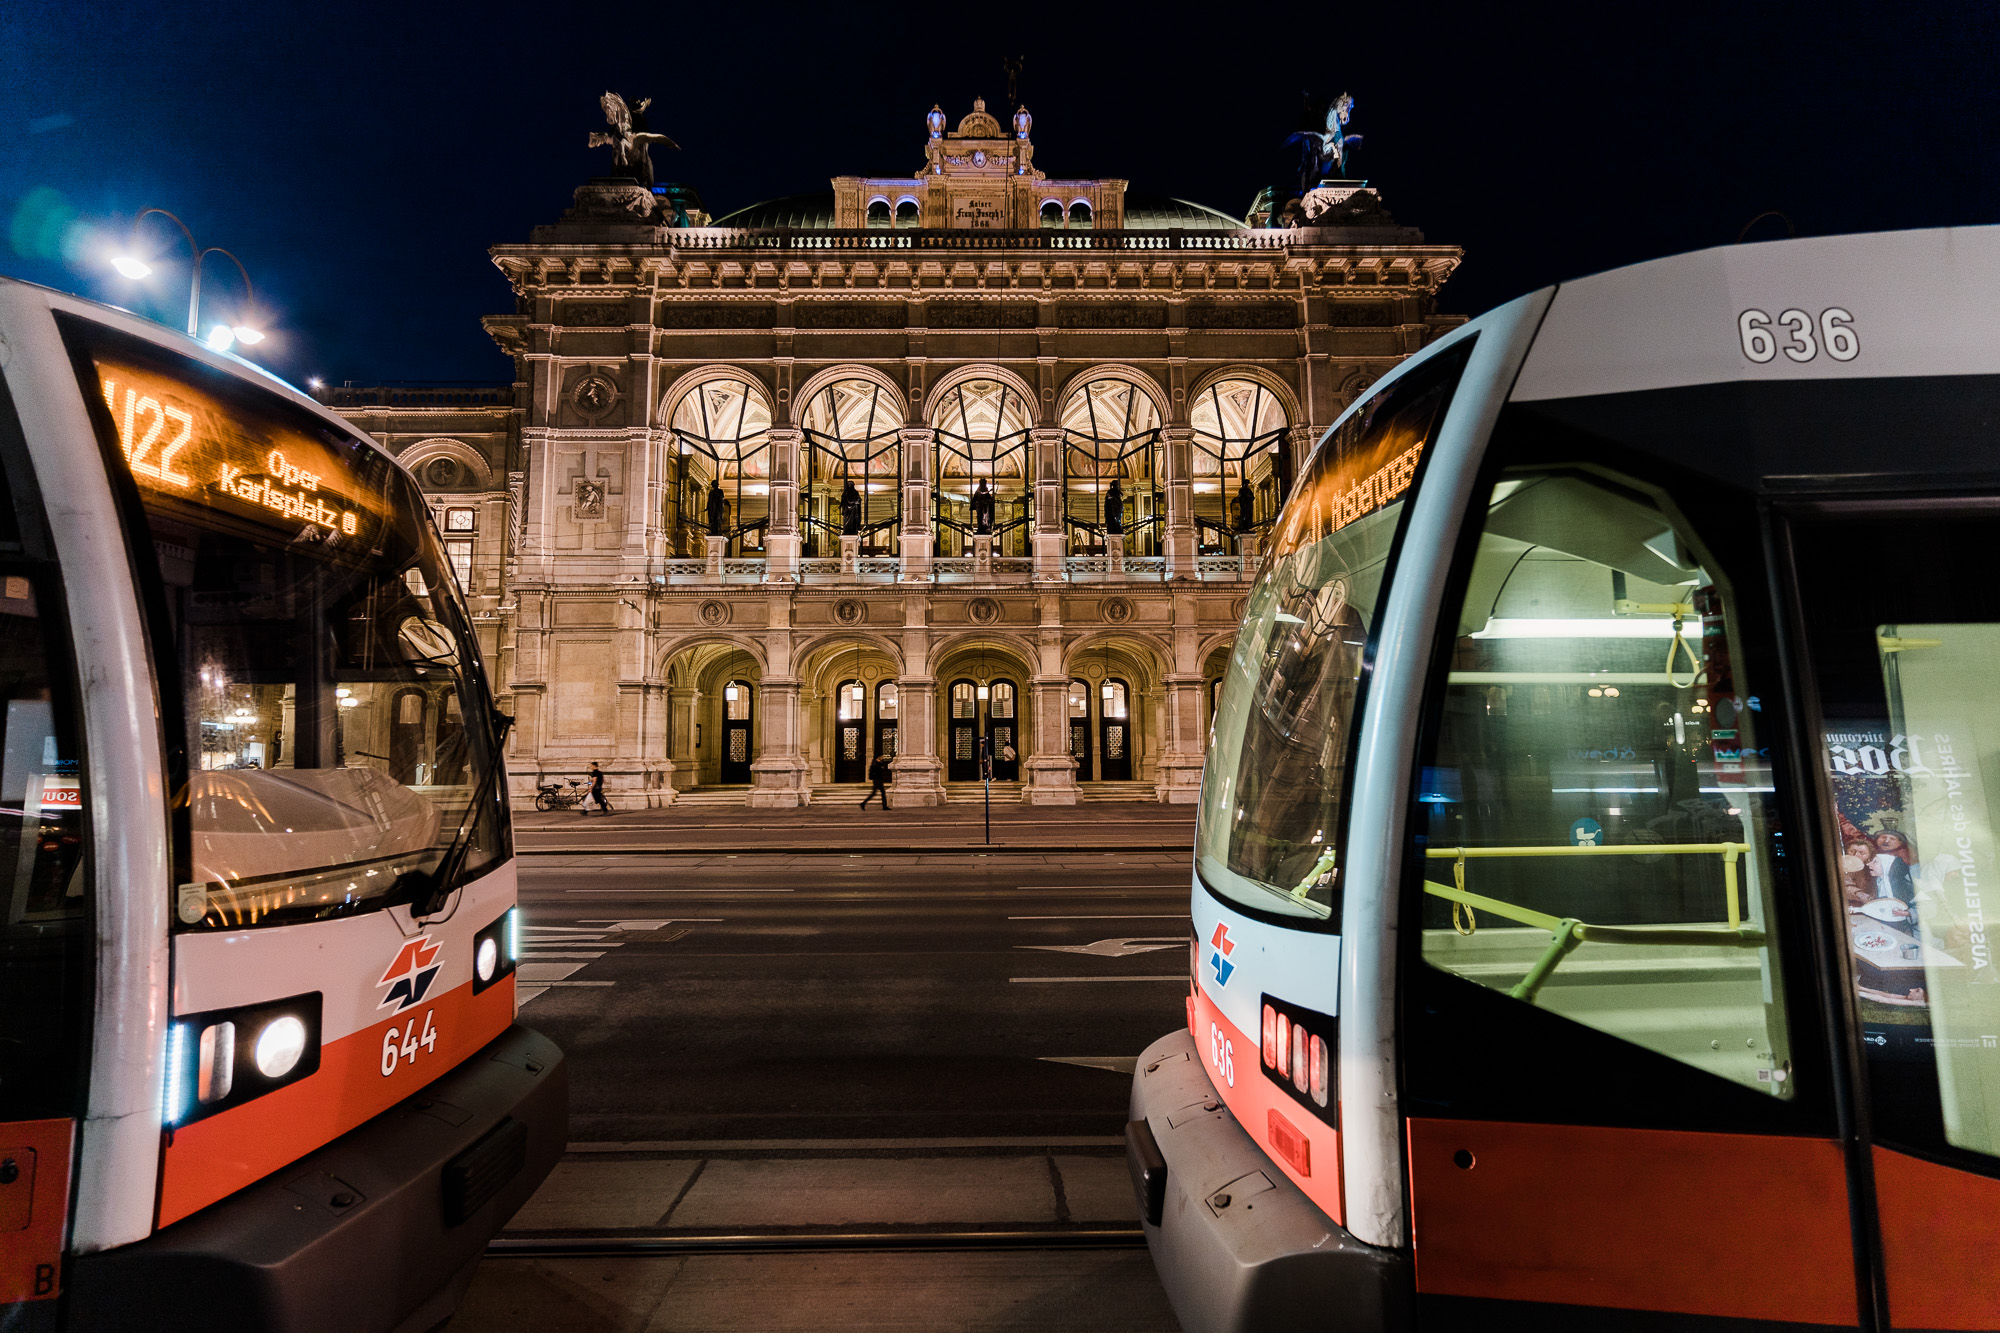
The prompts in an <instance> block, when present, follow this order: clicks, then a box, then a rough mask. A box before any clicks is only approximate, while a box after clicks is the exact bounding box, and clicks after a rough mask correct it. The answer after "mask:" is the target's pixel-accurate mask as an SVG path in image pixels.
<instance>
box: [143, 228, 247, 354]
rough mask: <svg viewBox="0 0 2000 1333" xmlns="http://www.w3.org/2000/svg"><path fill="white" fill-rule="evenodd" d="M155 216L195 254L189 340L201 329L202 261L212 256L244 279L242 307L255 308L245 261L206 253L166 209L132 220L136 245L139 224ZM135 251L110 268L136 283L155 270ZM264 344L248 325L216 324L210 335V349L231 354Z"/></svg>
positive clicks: (214, 249) (215, 248)
mask: <svg viewBox="0 0 2000 1333" xmlns="http://www.w3.org/2000/svg"><path fill="white" fill-rule="evenodd" d="M154 213H158V214H159V215H160V216H161V217H163V218H166V219H167V220H168V221H170V222H172V223H173V224H174V225H175V226H176V227H179V228H180V229H181V235H183V236H185V237H187V243H188V249H189V250H190V251H192V252H193V254H194V276H193V278H192V279H191V280H190V281H189V283H188V322H187V331H188V335H189V336H190V337H193V336H195V334H196V332H197V331H198V329H199V328H200V323H201V321H200V316H201V261H202V260H204V259H206V258H208V257H209V256H210V255H221V256H223V257H224V258H225V259H227V260H228V261H229V262H230V263H232V264H234V265H236V271H237V272H238V273H240V274H242V275H243V296H244V302H243V303H244V305H245V306H246V307H247V306H250V305H253V304H255V302H256V300H257V293H256V289H255V288H254V287H252V286H251V285H250V271H249V270H248V269H246V268H244V267H243V261H242V260H240V259H238V258H237V257H236V256H235V255H233V254H230V253H229V251H227V250H225V249H223V248H222V247H221V246H219V245H211V246H209V247H208V248H207V249H205V250H204V249H203V248H202V247H201V246H200V244H198V243H197V242H196V241H195V239H194V233H193V232H192V231H189V230H188V225H187V223H185V222H182V221H181V220H180V219H179V218H177V217H175V216H174V215H173V214H172V213H169V212H168V211H167V210H166V209H164V208H149V209H146V210H145V211H144V212H142V213H140V214H139V216H138V217H136V218H134V219H133V220H132V239H133V240H134V241H137V240H138V239H139V224H140V223H142V222H144V221H145V220H146V218H147V217H148V216H149V215H151V214H154ZM135 248H136V246H133V247H128V253H126V254H122V255H116V256H114V257H113V258H112V260H111V266H112V267H113V268H115V269H117V270H118V271H119V272H120V273H122V274H124V275H125V276H126V277H128V278H130V279H132V280H133V281H135V282H136V281H138V280H139V279H141V278H145V277H149V276H151V274H152V272H153V266H152V265H151V264H148V263H147V262H146V261H145V260H143V259H141V258H139V257H138V256H137V255H136V254H132V253H129V250H130V249H135ZM262 341H264V334H263V333H262V331H261V330H259V329H257V328H255V327H253V326H252V325H249V324H217V325H216V326H215V327H214V328H213V329H210V330H209V333H208V345H209V346H210V347H213V348H215V349H216V350H217V351H222V352H226V351H228V350H229V348H230V347H231V346H232V345H233V344H235V343H242V344H244V345H245V346H246V347H247V346H254V345H255V344H257V343H260V342H262Z"/></svg>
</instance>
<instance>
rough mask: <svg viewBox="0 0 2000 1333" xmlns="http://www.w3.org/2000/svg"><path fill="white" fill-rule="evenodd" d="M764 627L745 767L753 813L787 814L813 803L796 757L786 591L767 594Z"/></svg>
mask: <svg viewBox="0 0 2000 1333" xmlns="http://www.w3.org/2000/svg"><path fill="white" fill-rule="evenodd" d="M766 605H767V612H766V614H767V620H766V624H767V625H768V626H769V628H768V629H766V630H765V632H764V635H763V640H764V673H763V675H764V678H763V679H762V680H761V681H759V682H758V684H759V687H760V688H759V690H758V695H757V698H758V707H757V757H756V758H755V759H753V760H752V761H751V762H750V794H749V800H748V803H749V805H750V806H751V808H753V809H760V810H787V809H791V808H793V807H795V806H801V805H805V804H806V803H807V802H809V801H811V800H812V790H811V789H810V788H809V787H807V786H806V761H805V757H804V756H803V755H801V754H800V753H799V740H800V736H801V733H802V730H803V728H802V720H801V718H800V716H799V686H800V684H801V682H800V680H799V677H798V666H797V663H795V662H794V661H793V660H792V619H791V616H792V605H791V590H790V589H788V588H772V589H771V590H770V596H769V598H768V599H767V603H766Z"/></svg>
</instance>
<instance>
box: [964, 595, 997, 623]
mask: <svg viewBox="0 0 2000 1333" xmlns="http://www.w3.org/2000/svg"><path fill="white" fill-rule="evenodd" d="M965 614H966V615H968V616H970V617H971V618H972V623H973V624H975V625H990V624H992V623H993V622H994V621H996V620H998V619H999V618H1000V603H998V602H996V601H994V600H993V599H992V598H991V597H975V598H973V599H972V600H971V601H970V602H967V603H966V604H965Z"/></svg>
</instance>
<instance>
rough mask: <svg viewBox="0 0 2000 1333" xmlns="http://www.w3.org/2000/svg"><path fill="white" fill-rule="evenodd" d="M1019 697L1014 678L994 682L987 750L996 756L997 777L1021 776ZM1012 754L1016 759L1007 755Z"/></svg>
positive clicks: (1006, 779) (1011, 778)
mask: <svg viewBox="0 0 2000 1333" xmlns="http://www.w3.org/2000/svg"><path fill="white" fill-rule="evenodd" d="M1018 712H1019V704H1018V696H1017V695H1016V694H1015V692H1014V682H1013V681H1011V680H996V681H994V682H993V688H992V697H991V698H989V699H988V700H987V703H986V753H988V754H990V755H992V756H993V780H994V781H995V782H1014V781H1017V780H1019V778H1020V776H1021V754H1020V750H1021V739H1020V734H1019V730H1018V728H1017V726H1016V714H1017V713H1018ZM1009 754H1012V755H1013V756H1014V757H1013V758H1012V759H1009V758H1007V757H1006V756H1007V755H1009Z"/></svg>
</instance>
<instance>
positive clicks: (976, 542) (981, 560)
mask: <svg viewBox="0 0 2000 1333" xmlns="http://www.w3.org/2000/svg"><path fill="white" fill-rule="evenodd" d="M972 576H973V577H974V578H976V579H980V580H987V579H991V578H992V577H993V534H992V533H990V532H987V533H977V532H975V533H974V534H972Z"/></svg>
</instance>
